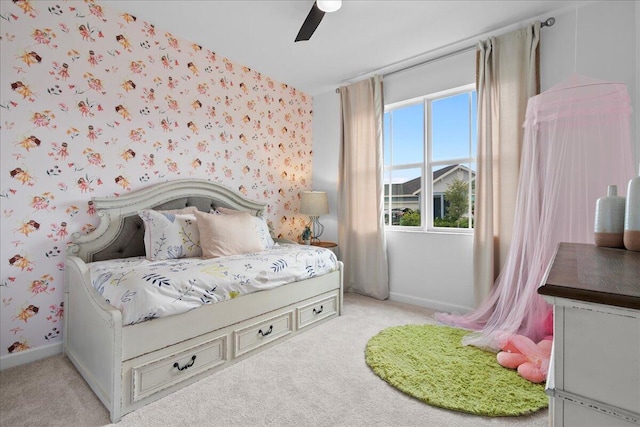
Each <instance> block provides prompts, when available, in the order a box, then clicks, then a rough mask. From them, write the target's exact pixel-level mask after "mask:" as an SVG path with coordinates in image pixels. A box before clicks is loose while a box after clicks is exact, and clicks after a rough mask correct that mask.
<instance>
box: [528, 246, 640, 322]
mask: <svg viewBox="0 0 640 427" xmlns="http://www.w3.org/2000/svg"><path fill="white" fill-rule="evenodd" d="M552 262H553V264H552V266H551V270H550V271H549V274H548V276H547V280H546V282H545V284H544V285H542V286H540V287H539V288H538V293H539V294H541V295H548V296H555V297H561V298H569V299H574V300H580V301H587V302H593V303H598V304H606V305H613V306H617V307H626V308H633V309H636V310H640V252H633V251H627V250H624V249H612V248H601V247H597V246H595V245H588V244H583V243H560V244H559V246H558V250H557V252H556V255H555V258H554V259H553V261H552Z"/></svg>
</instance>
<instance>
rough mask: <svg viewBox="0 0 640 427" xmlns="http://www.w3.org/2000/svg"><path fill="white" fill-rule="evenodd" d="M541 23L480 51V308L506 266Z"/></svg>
mask: <svg viewBox="0 0 640 427" xmlns="http://www.w3.org/2000/svg"><path fill="white" fill-rule="evenodd" d="M539 42H540V22H536V23H534V24H531V25H529V26H527V28H523V29H521V30H518V31H513V32H511V33H508V34H504V35H501V36H498V37H491V38H489V39H487V40H483V41H480V42H479V43H478V48H477V57H476V60H477V64H476V70H477V71H476V72H477V75H476V86H477V96H478V154H477V158H478V170H477V177H476V206H475V224H474V289H475V299H476V303H477V304H478V305H479V304H480V303H481V302H482V301H484V300H485V299H486V297H487V296H488V295H489V291H490V290H491V287H492V285H493V284H494V282H495V280H496V278H497V277H498V275H499V273H500V269H501V268H502V266H503V265H504V262H505V259H506V256H507V253H508V252H509V244H510V243H511V233H512V229H513V222H514V213H515V206H516V192H517V187H518V176H519V172H520V157H521V149H522V140H523V136H524V130H523V127H522V124H523V123H524V118H525V113H526V109H527V101H528V100H529V98H530V97H532V96H534V95H537V94H538V93H540V66H539V57H540V51H539Z"/></svg>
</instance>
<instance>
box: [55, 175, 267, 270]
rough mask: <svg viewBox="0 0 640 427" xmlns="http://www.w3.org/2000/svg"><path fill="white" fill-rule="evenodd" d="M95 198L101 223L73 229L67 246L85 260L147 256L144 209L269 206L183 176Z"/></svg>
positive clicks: (261, 208)
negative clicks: (141, 214)
mask: <svg viewBox="0 0 640 427" xmlns="http://www.w3.org/2000/svg"><path fill="white" fill-rule="evenodd" d="M91 200H92V202H93V205H94V207H95V209H96V212H97V215H98V218H99V219H100V223H99V224H98V227H97V228H96V229H95V230H94V231H92V232H91V233H89V234H86V235H81V234H80V233H73V235H72V238H71V244H70V245H69V247H68V248H67V255H73V256H77V257H79V258H81V259H82V260H83V261H85V262H92V261H101V260H107V259H115V258H127V257H132V256H144V255H145V252H144V242H143V237H144V225H143V223H142V220H141V219H140V217H139V216H138V211H140V210H142V209H159V210H162V209H180V208H184V207H187V206H195V207H197V208H198V210H200V211H203V212H209V210H210V209H214V208H216V207H219V206H222V207H226V208H231V209H238V210H243V211H247V212H250V213H251V214H253V215H256V216H260V215H262V212H263V211H264V209H265V206H266V205H265V204H261V203H257V202H254V201H251V200H249V199H247V198H245V197H244V196H242V195H240V194H238V193H236V192H234V191H231V190H229V189H228V188H226V187H224V186H222V185H220V184H217V183H214V182H211V181H207V180H203V179H180V180H175V181H170V182H164V183H160V184H155V185H152V186H150V187H147V188H144V189H142V190H138V191H134V192H131V193H128V194H124V195H121V196H119V197H94V198H93V199H91Z"/></svg>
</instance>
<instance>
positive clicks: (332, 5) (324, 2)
mask: <svg viewBox="0 0 640 427" xmlns="http://www.w3.org/2000/svg"><path fill="white" fill-rule="evenodd" d="M316 4H317V5H318V9H320V10H321V11H323V12H335V11H336V10H338V9H340V7H341V6H342V0H318V1H316Z"/></svg>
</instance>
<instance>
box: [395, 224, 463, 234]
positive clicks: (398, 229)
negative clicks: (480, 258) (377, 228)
mask: <svg viewBox="0 0 640 427" xmlns="http://www.w3.org/2000/svg"><path fill="white" fill-rule="evenodd" d="M384 231H385V233H386V232H392V233H421V234H453V235H462V236H473V229H447V228H432V229H424V228H422V227H389V226H387V227H385V229H384Z"/></svg>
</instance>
